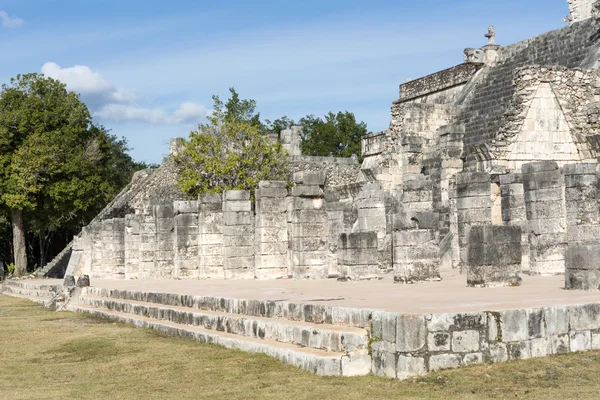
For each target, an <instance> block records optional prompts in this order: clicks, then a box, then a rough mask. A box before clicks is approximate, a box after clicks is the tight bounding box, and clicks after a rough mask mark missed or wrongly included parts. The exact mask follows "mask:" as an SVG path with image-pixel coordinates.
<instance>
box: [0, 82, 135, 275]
mask: <svg viewBox="0 0 600 400" xmlns="http://www.w3.org/2000/svg"><path fill="white" fill-rule="evenodd" d="M127 150H128V148H127V143H126V142H125V141H124V140H123V139H117V138H116V137H115V136H113V135H110V134H109V132H108V131H107V130H106V129H104V128H103V127H101V126H97V125H94V124H93V122H92V118H91V116H90V113H89V111H88V109H87V107H86V105H85V104H84V103H83V102H82V101H81V100H80V98H79V95H78V94H76V93H74V92H70V91H68V90H67V89H66V86H65V85H64V84H63V83H61V82H59V81H57V80H54V79H51V78H47V77H45V76H43V75H38V74H25V75H17V77H15V78H13V79H11V81H10V84H4V85H2V91H1V92H0V190H1V193H0V207H3V210H4V211H5V212H7V214H8V215H9V217H10V220H11V225H12V228H13V229H12V236H13V251H14V259H15V265H16V273H17V274H22V273H24V271H25V270H26V268H27V254H26V244H25V236H26V235H31V234H33V235H34V236H37V237H39V238H40V243H41V242H44V240H46V241H47V239H48V238H49V237H50V236H51V234H52V233H54V232H56V231H58V230H61V229H62V230H65V229H67V230H69V229H77V228H79V227H81V226H82V225H83V224H85V223H87V222H89V220H90V219H91V218H92V217H93V215H95V213H97V212H98V211H99V210H100V209H101V208H102V207H104V205H105V204H106V203H107V202H108V201H110V199H112V198H113V197H114V196H115V195H116V194H117V193H118V192H119V190H121V188H122V187H123V186H124V185H125V184H127V182H129V180H130V178H131V174H132V173H133V171H134V170H135V169H136V164H135V163H134V162H133V160H132V159H131V157H130V156H129V155H127V154H126V151H127ZM42 238H44V240H42ZM40 246H42V247H43V246H47V244H46V243H44V244H40ZM40 253H42V255H41V256H40V258H41V260H40V262H41V263H42V262H43V261H44V260H43V258H44V257H43V250H42V249H40Z"/></svg>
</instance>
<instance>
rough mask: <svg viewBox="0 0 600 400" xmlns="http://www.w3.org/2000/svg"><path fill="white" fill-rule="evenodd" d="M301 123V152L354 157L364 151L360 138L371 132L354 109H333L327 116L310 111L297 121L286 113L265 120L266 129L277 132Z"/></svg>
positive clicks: (314, 154) (308, 154) (309, 154)
mask: <svg viewBox="0 0 600 400" xmlns="http://www.w3.org/2000/svg"><path fill="white" fill-rule="evenodd" d="M294 125H300V126H302V154H304V155H306V156H323V157H327V156H333V157H352V155H353V154H356V155H357V156H359V157H360V155H361V151H362V148H361V146H362V145H361V139H362V137H363V136H365V135H367V134H368V130H367V124H366V123H364V122H362V121H361V122H357V121H356V117H355V116H354V114H353V113H351V112H348V111H344V112H342V111H340V112H338V113H335V114H334V113H333V112H330V113H328V114H327V115H325V117H324V118H320V117H315V116H314V115H307V116H306V117H303V118H301V119H300V120H299V121H298V122H295V121H294V120H293V119H290V118H288V117H287V116H284V117H281V118H278V119H276V120H274V121H269V120H267V121H266V125H265V129H266V130H268V131H270V132H277V133H279V132H280V131H282V130H284V129H289V128H291V127H292V126H294Z"/></svg>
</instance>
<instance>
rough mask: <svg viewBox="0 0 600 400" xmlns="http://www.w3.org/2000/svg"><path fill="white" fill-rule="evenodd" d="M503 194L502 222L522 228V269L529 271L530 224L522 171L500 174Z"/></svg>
mask: <svg viewBox="0 0 600 400" xmlns="http://www.w3.org/2000/svg"><path fill="white" fill-rule="evenodd" d="M500 191H501V196H502V222H503V223H504V225H508V226H518V227H520V228H521V271H527V272H529V269H530V265H529V256H530V250H529V225H528V223H527V212H526V209H525V190H524V189H523V175H522V174H520V173H514V174H512V173H511V174H505V175H501V176H500Z"/></svg>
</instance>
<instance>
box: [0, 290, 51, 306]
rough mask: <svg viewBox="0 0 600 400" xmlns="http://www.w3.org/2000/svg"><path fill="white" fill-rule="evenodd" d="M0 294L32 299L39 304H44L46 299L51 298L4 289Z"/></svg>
mask: <svg viewBox="0 0 600 400" xmlns="http://www.w3.org/2000/svg"><path fill="white" fill-rule="evenodd" d="M0 295H2V296H8V297H16V298H18V299H24V300H29V301H33V302H34V303H40V304H46V303H47V302H48V300H50V299H51V298H48V297H38V296H31V295H25V294H19V293H12V292H9V291H7V290H6V288H5V290H4V291H2V292H0Z"/></svg>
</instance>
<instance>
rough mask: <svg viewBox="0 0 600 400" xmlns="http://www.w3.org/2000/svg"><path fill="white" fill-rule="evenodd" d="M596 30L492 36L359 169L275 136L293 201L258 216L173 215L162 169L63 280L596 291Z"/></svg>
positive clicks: (259, 205) (193, 207) (274, 199)
mask: <svg viewBox="0 0 600 400" xmlns="http://www.w3.org/2000/svg"><path fill="white" fill-rule="evenodd" d="M584 3H585V2H584V1H582V2H580V3H578V4H577V7H579V11H581V10H582V9H583V8H581V7H584V6H586V5H585V4H584ZM586 4H587V3H586ZM573 5H575V3H574V2H573ZM586 7H587V6H586ZM573 9H575V7H574V8H573ZM599 29H600V24H599V23H598V22H597V21H596V19H595V18H587V19H584V20H582V21H581V22H575V23H573V24H571V25H569V26H566V27H564V28H561V29H558V30H555V31H552V32H548V33H545V34H543V35H540V36H538V37H535V38H531V39H528V40H525V41H522V42H519V43H515V44H512V45H509V46H504V47H502V46H498V45H495V44H494V41H495V36H494V35H495V33H494V30H493V29H490V30H489V32H488V35H487V36H486V37H488V39H489V41H490V43H489V44H488V45H487V46H484V47H482V48H480V49H472V48H469V49H466V50H465V56H466V59H465V62H464V63H463V64H460V65H458V66H455V67H452V68H449V69H446V70H443V71H440V72H438V73H435V74H431V75H428V76H425V77H423V78H420V79H416V80H413V81H409V82H406V83H404V84H402V85H401V87H400V98H399V99H398V100H396V101H394V102H393V104H392V108H391V122H390V127H389V129H388V130H386V131H384V132H381V133H377V134H372V135H368V136H366V137H365V138H363V146H362V150H363V154H362V155H363V157H364V159H363V162H362V164H359V163H358V161H357V158H356V157H352V158H346V159H343V158H332V157H304V156H301V155H300V154H301V147H300V145H301V140H300V136H299V135H300V134H301V132H300V131H299V128H297V127H295V128H292V129H290V130H286V131H284V132H282V133H281V135H279V137H278V140H280V141H281V142H282V143H283V145H284V146H285V148H286V149H287V150H288V151H289V152H290V155H291V165H292V172H293V179H292V178H291V177H290V181H292V182H291V183H292V185H291V186H289V187H288V185H287V184H284V183H282V182H261V183H260V184H259V185H258V188H257V191H256V201H255V202H254V203H253V202H251V201H250V197H251V196H250V194H249V193H248V192H226V193H224V194H223V195H205V196H201V197H200V198H198V199H194V200H195V201H193V202H185V201H182V199H180V198H179V197H178V196H179V195H178V194H175V193H174V192H173V190H174V182H175V181H176V166H175V164H174V159H173V157H172V155H171V156H169V157H167V159H166V160H165V162H164V163H163V165H162V166H161V168H159V169H157V170H155V171H151V172H145V173H143V174H140V175H139V176H137V178H136V179H137V180H136V181H135V182H133V183H132V185H130V187H128V188H127V189H126V191H124V193H123V194H122V195H121V196H120V197H119V199H118V200H116V201H115V205H116V206H115V207H112V208H110V207H109V210H107V211H106V212H104V213H103V214H102V215H101V216H99V218H97V220H95V221H94V222H93V223H92V224H90V226H88V227H86V228H85V229H84V230H83V232H82V234H81V235H80V236H79V237H78V238H77V240H76V241H75V243H74V245H73V251H72V257H71V259H72V260H73V261H72V262H71V263H70V265H69V268H70V269H71V271H73V270H77V271H87V272H90V273H91V274H92V275H93V276H101V277H111V278H127V279H134V278H182V279H183V278H185V279H215V278H220V279H284V278H295V279H327V278H333V277H338V278H339V279H340V280H343V281H351V280H361V279H382V278H385V277H389V278H392V276H393V281H395V282H397V283H399V284H417V283H420V282H426V281H438V280H440V279H444V277H445V275H446V274H448V273H449V272H451V270H453V269H455V270H457V271H459V272H460V273H462V274H464V275H465V281H466V282H467V283H468V285H469V286H499V285H500V286H501V285H518V284H521V282H522V280H521V279H522V274H524V273H528V274H536V275H554V274H566V276H567V279H566V287H567V288H569V289H598V288H599V287H600V273H598V272H597V271H598V269H597V268H596V267H595V265H594V264H593V262H592V260H594V259H595V258H596V255H597V254H596V253H597V252H598V255H600V252H599V251H598V249H597V248H596V247H595V246H597V243H600V236H599V235H596V234H597V233H600V231H598V232H596V231H597V228H598V226H600V223H599V222H598V221H597V219H598V218H597V217H596V213H597V212H598V196H596V192H595V191H594V190H595V189H594V188H595V186H594V185H597V182H598V180H597V177H596V175H595V174H596V172H595V171H596V170H598V162H599V160H600V157H599V156H600V154H599V151H600V73H599V72H598V69H597V65H596V64H597V59H598V57H597V56H598V52H599V49H600V42H599V41H598V35H597V34H598V31H599ZM178 144H180V143H179V142H178V141H175V142H174V145H173V146H172V154H176V153H177V151H178V149H179V145H178ZM575 205H576V206H575ZM111 210H112V211H111ZM597 237H598V239H597ZM498 249H507V250H506V251H498ZM390 280H392V279H390ZM597 281H598V282H597Z"/></svg>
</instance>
